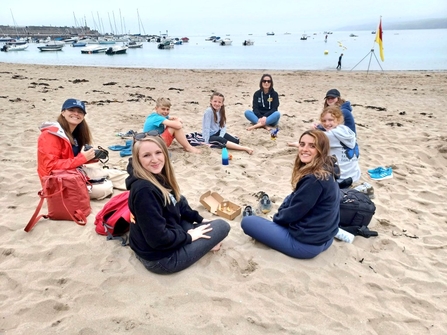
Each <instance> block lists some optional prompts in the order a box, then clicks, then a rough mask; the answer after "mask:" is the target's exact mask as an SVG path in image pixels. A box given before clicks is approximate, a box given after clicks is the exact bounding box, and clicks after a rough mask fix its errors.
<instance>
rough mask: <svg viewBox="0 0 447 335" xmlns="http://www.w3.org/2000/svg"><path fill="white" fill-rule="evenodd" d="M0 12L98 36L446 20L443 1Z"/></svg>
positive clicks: (102, 5) (29, 0)
mask: <svg viewBox="0 0 447 335" xmlns="http://www.w3.org/2000/svg"><path fill="white" fill-rule="evenodd" d="M1 8H2V9H1V11H0V25H10V26H14V22H15V24H16V25H17V26H27V25H30V26H31V25H35V26H43V25H52V26H69V27H71V26H76V23H75V22H77V23H78V25H81V23H83V22H84V20H85V21H86V23H87V25H88V26H89V27H91V28H92V29H95V28H97V29H99V30H100V32H102V33H104V32H115V33H121V32H122V30H124V28H125V29H126V31H127V32H130V33H146V34H158V33H159V32H160V31H162V32H165V30H169V34H170V35H171V34H172V35H186V34H204V35H207V34H211V33H215V34H221V35H223V34H236V33H254V34H257V33H262V34H263V33H266V32H267V31H274V32H276V33H284V32H303V31H308V32H310V31H323V30H337V28H340V27H344V26H349V25H357V24H364V23H369V22H370V23H371V24H372V27H371V29H375V25H376V24H377V23H378V21H379V18H380V16H382V21H383V26H384V29H386V23H387V22H400V21H408V20H415V19H427V18H442V17H447V0H338V1H337V0H330V1H327V0H257V1H252V0H220V1H207V0H164V1H150V0H126V1H114V0H76V1H62V0H2V5H1ZM137 12H138V13H139V17H140V20H141V23H142V24H140V25H139V24H138V14H137ZM13 18H14V19H13ZM75 18H76V21H75ZM98 18H99V19H98ZM109 18H110V19H109ZM99 21H101V23H100V22H99ZM103 28H104V30H105V31H103ZM0 34H1V32H0Z"/></svg>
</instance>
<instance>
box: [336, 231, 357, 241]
mask: <svg viewBox="0 0 447 335" xmlns="http://www.w3.org/2000/svg"><path fill="white" fill-rule="evenodd" d="M335 238H336V239H338V240H340V241H343V242H346V243H352V242H354V238H355V236H354V235H353V234H351V233H350V232H348V231H346V230H344V229H341V228H338V232H337V235H335Z"/></svg>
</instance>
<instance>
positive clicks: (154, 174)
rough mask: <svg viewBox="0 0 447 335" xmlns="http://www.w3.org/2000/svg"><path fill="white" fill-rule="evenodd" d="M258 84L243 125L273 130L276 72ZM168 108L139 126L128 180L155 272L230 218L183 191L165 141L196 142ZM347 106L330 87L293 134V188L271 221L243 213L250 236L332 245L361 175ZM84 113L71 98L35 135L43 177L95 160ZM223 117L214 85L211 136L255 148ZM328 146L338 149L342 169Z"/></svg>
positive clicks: (134, 227) (283, 246)
mask: <svg viewBox="0 0 447 335" xmlns="http://www.w3.org/2000/svg"><path fill="white" fill-rule="evenodd" d="M259 86H260V89H259V90H258V91H256V92H255V93H254V95H253V104H252V110H247V111H245V117H246V118H247V119H248V120H249V121H250V123H251V124H250V125H249V126H248V127H247V131H252V130H255V129H257V128H264V129H267V130H271V129H272V128H274V127H276V126H277V125H278V122H279V119H280V112H279V111H278V107H279V97H278V93H277V92H276V91H275V90H274V89H273V79H272V76H270V75H268V74H264V75H263V76H262V77H261V81H260V84H259ZM170 107H171V103H170V101H169V100H168V99H164V98H160V99H158V100H157V102H156V107H155V111H154V112H153V113H151V114H150V115H149V116H148V117H147V119H146V122H145V124H144V128H143V132H142V133H136V134H134V137H133V142H132V157H131V158H130V159H129V164H128V167H127V173H128V177H127V179H126V187H127V189H128V190H130V194H129V209H130V211H131V213H132V217H133V221H134V222H133V224H131V226H130V233H129V244H130V247H131V248H132V250H133V251H134V252H135V255H136V257H137V258H138V259H139V260H140V261H141V263H142V264H143V265H144V266H145V267H146V268H147V269H148V270H149V271H151V272H154V273H158V274H170V273H175V272H178V271H181V270H183V269H185V268H187V267H189V266H190V265H192V264H193V263H195V262H196V261H198V260H199V259H200V258H201V257H203V256H204V255H205V254H206V253H208V252H209V251H217V250H219V248H220V247H221V243H222V241H223V239H224V238H225V237H226V236H227V235H228V234H229V231H230V225H229V224H228V223H227V222H226V221H225V220H222V219H213V220H208V219H204V218H203V217H202V216H201V215H200V214H199V213H198V212H197V211H196V210H193V209H192V208H191V207H190V206H189V204H188V202H187V200H186V199H185V197H183V196H182V195H181V191H180V186H179V184H178V182H177V180H176V177H175V173H174V167H173V165H172V163H171V160H170V158H169V152H168V147H169V146H170V145H171V143H172V142H173V140H174V139H175V140H177V141H178V143H179V144H180V145H182V146H183V148H184V149H185V150H186V151H189V152H192V153H200V150H199V149H197V148H196V147H193V146H191V145H190V144H189V142H188V141H187V139H186V135H185V133H184V131H183V128H182V120H181V119H180V118H179V117H176V116H172V115H170ZM351 112H352V108H351V105H350V103H349V101H345V100H344V99H342V98H341V96H340V92H339V91H338V90H336V89H332V90H330V91H328V92H327V94H326V97H325V106H324V108H323V111H322V112H321V114H320V123H319V124H314V125H313V127H312V129H310V130H307V131H305V132H304V133H303V134H301V136H300V137H299V140H298V141H297V142H290V143H288V145H290V146H294V147H297V148H298V149H297V156H296V158H295V163H294V166H293V171H292V177H291V187H292V192H291V193H290V194H289V195H288V196H287V197H286V198H285V199H284V201H283V203H282V204H281V205H280V207H279V208H278V212H277V213H276V214H275V215H274V216H273V220H267V219H265V218H263V217H260V216H246V217H244V218H243V219H242V222H241V227H242V229H243V231H244V232H245V233H246V234H247V235H249V236H251V237H253V238H254V239H256V240H258V241H260V242H262V243H264V244H266V245H268V246H270V247H272V248H273V249H276V250H278V251H280V252H282V253H284V254H286V255H289V256H291V257H295V258H303V259H308V258H313V257H315V256H317V255H318V254H319V253H321V252H323V251H324V250H326V249H327V248H329V247H330V246H331V244H332V241H333V238H334V236H335V235H336V234H337V231H338V223H339V202H340V199H339V196H340V195H339V188H340V187H344V186H345V185H348V184H349V185H350V184H351V183H352V182H356V181H357V180H358V179H359V178H360V169H359V167H358V145H357V141H356V133H355V123H354V119H353V116H352V114H351ZM85 115H86V107H85V104H84V102H82V101H80V100H76V99H68V100H67V101H65V102H64V104H63V106H62V110H61V113H60V115H59V117H58V119H57V122H50V123H44V124H43V125H42V127H41V134H40V136H39V139H38V174H39V177H40V178H41V180H42V178H43V177H44V176H47V175H49V174H50V173H51V171H53V170H61V169H62V170H63V169H75V168H78V167H80V166H83V165H84V164H86V163H88V162H89V161H92V160H93V159H94V157H95V152H94V149H93V148H91V149H87V150H86V148H85V145H86V144H91V143H92V136H91V132H90V130H89V127H88V125H87V122H86V121H85ZM226 120H227V119H226V114H225V105H224V96H223V95H222V94H220V93H218V92H214V93H213V94H212V95H211V98H210V106H209V107H208V108H207V109H206V111H205V113H204V115H203V121H202V136H203V139H204V141H205V143H209V142H210V141H214V142H219V143H220V144H221V145H222V147H223V146H225V147H227V148H228V149H233V150H242V151H245V152H247V153H248V154H250V155H251V154H252V153H253V149H251V148H249V147H246V146H242V145H241V144H240V143H239V139H238V138H237V137H236V136H234V135H230V134H229V133H227V129H226ZM332 155H335V156H336V157H337V160H338V164H339V168H340V170H341V175H340V177H339V176H338V173H336V169H335V166H334V159H333V158H332V157H331V156H332ZM335 161H336V160H335ZM349 179H350V181H349ZM337 180H338V181H340V180H341V182H338V181H337ZM347 180H348V181H347ZM346 181H347V182H346ZM343 182H344V183H345V184H343ZM349 185H348V186H349Z"/></svg>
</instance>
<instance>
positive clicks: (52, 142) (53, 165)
mask: <svg viewBox="0 0 447 335" xmlns="http://www.w3.org/2000/svg"><path fill="white" fill-rule="evenodd" d="M40 131H41V134H40V136H39V139H38V141H37V173H38V174H39V177H40V179H41V180H42V177H44V176H48V175H49V174H50V172H51V171H52V170H71V169H75V168H77V167H79V166H81V165H82V164H85V163H86V162H87V159H86V158H85V156H84V155H82V154H79V155H77V156H76V157H75V156H74V154H73V148H72V146H71V143H70V140H69V139H68V137H67V135H66V134H65V132H64V130H63V129H62V127H61V126H60V124H59V123H58V122H46V123H43V124H42V126H41V127H40Z"/></svg>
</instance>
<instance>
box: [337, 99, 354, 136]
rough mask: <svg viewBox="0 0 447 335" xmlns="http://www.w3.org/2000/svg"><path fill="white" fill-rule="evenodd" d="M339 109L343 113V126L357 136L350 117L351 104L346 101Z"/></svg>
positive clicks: (352, 119)
mask: <svg viewBox="0 0 447 335" xmlns="http://www.w3.org/2000/svg"><path fill="white" fill-rule="evenodd" d="M340 109H341V111H342V113H343V119H345V126H346V127H348V128H350V129H351V130H352V131H353V132H354V133H356V134H357V131H356V130H355V121H354V116H352V107H351V102H349V101H346V102H345V103H343V105H341V106H340Z"/></svg>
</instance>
